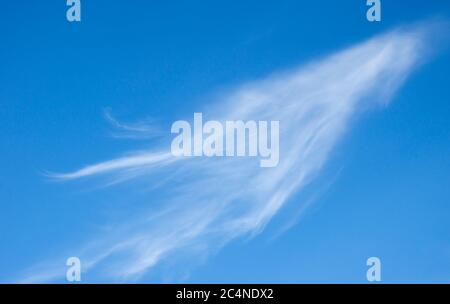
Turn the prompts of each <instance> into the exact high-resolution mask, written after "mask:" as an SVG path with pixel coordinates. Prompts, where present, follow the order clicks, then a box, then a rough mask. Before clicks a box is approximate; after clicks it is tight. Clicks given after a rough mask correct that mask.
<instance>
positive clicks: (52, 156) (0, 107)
mask: <svg viewBox="0 0 450 304" xmlns="http://www.w3.org/2000/svg"><path fill="white" fill-rule="evenodd" d="M53 2H54V3H53ZM382 3H383V4H382V22H380V23H369V22H367V20H366V19H365V12H366V9H367V7H366V6H365V1H345V2H344V1H340V2H339V3H338V2H337V1H284V2H283V4H280V3H277V2H276V1H239V3H238V2H236V3H230V1H214V2H210V3H208V4H206V2H204V1H184V2H183V3H181V1H180V2H171V3H170V4H169V3H165V4H156V3H151V2H149V1H135V2H133V5H132V4H128V3H125V2H124V1H114V0H112V1H106V0H101V1H100V0H97V1H89V0H85V1H82V22H80V23H69V22H67V21H66V19H65V11H66V5H65V1H52V3H50V2H48V3H47V2H39V3H38V2H36V1H28V3H27V2H23V1H22V2H18V1H9V2H5V3H3V4H1V5H2V9H1V10H0V32H1V36H0V37H1V39H2V43H1V46H0V60H1V67H2V68H1V69H0V82H1V84H2V85H1V86H0V124H1V131H2V132H0V147H1V148H0V167H1V172H2V173H1V174H0V210H1V212H0V231H1V233H0V249H1V250H0V281H1V282H16V281H21V280H24V279H26V278H27V277H31V276H32V277H37V278H39V277H41V278H45V276H46V275H47V274H48V273H51V275H49V276H50V281H51V282H64V276H65V269H66V267H65V259H66V258H67V257H69V256H73V255H75V256H77V255H83V252H84V250H87V251H89V250H93V251H95V254H93V255H96V254H101V251H102V250H105V249H102V248H103V247H102V246H103V242H105V243H108V244H110V243H115V242H116V241H117V242H118V240H117V239H116V238H115V236H116V235H120V240H123V239H127V237H128V236H130V234H129V233H130V230H131V231H132V232H131V235H132V236H133V235H135V234H133V233H134V229H142V228H140V227H141V226H138V227H134V226H132V227H131V228H130V227H129V226H127V225H126V224H129V223H130V222H132V221H134V219H135V218H136V216H137V215H139V214H144V213H145V212H147V211H148V210H149V209H151V210H156V212H157V210H163V209H164V207H165V205H164V204H165V201H166V200H167V198H168V197H170V196H171V195H173V194H172V190H173V189H172V188H171V184H170V183H169V184H168V185H166V186H164V187H163V188H162V189H157V190H151V191H150V190H149V189H148V188H151V187H150V186H149V185H154V184H155V183H156V182H157V181H158V180H160V179H164V178H166V177H168V176H169V175H170V170H169V171H162V172H159V173H158V175H157V176H150V177H148V176H145V175H144V176H143V177H140V178H138V179H133V180H131V181H127V182H125V183H120V184H117V185H114V186H106V185H105V183H107V182H108V180H106V181H105V180H104V179H102V178H96V177H94V178H88V179H81V180H74V181H72V180H69V181H63V180H54V179H51V178H49V177H48V176H47V175H46V172H64V173H65V172H75V171H77V170H78V169H80V168H82V167H84V166H86V165H91V164H95V163H99V162H102V161H105V160H109V159H113V158H116V157H120V156H121V155H124V153H128V152H130V151H138V150H147V149H151V148H152V147H153V146H155V145H157V144H159V143H158V142H157V140H158V139H155V138H144V139H139V140H130V139H118V138H115V137H114V136H111V135H112V134H115V133H114V132H115V131H114V126H113V125H111V124H110V121H109V122H108V119H105V109H110V111H111V113H113V115H114V117H115V118H117V120H119V121H124V122H143V121H144V122H147V121H151V122H152V126H153V125H155V126H157V128H158V130H162V135H161V136H162V137H170V136H171V134H170V124H171V123H172V122H173V120H176V119H180V118H190V117H192V113H193V112H194V111H198V110H202V109H203V108H205V107H209V106H211V104H213V103H214V102H217V100H215V99H220V98H217V96H222V95H223V92H229V91H231V92H234V90H235V89H233V88H236V87H239V86H240V85H242V84H246V83H252V82H254V81H257V80H259V79H264V78H265V77H267V76H268V75H272V74H273V73H274V72H278V71H285V70H291V69H293V68H297V67H299V66H300V67H301V66H302V65H304V64H307V63H309V62H320V61H321V60H323V58H327V56H329V55H331V54H335V53H336V52H345V50H346V49H348V48H351V47H354V46H355V45H358V44H359V43H362V42H364V41H366V40H367V39H370V38H372V37H375V36H377V35H380V34H383V33H385V32H388V31H390V30H393V29H394V28H396V27H399V26H406V27H408V26H410V27H412V26H414V24H416V23H417V22H424V20H430V19H436V18H440V20H447V18H448V17H449V13H450V3H448V2H446V1H428V2H426V3H425V2H423V1H409V2H408V4H407V5H406V4H405V3H403V2H401V1H382ZM447 25H448V24H447ZM446 36H448V26H447V27H445V26H444V27H442V26H441V27H440V28H439V29H438V30H436V32H432V34H430V33H428V35H427V36H426V37H425V38H426V39H425V44H426V46H428V47H429V48H430V49H431V51H432V52H430V53H432V54H431V55H429V54H428V53H425V55H426V57H427V58H425V59H426V60H425V62H423V63H422V64H420V66H419V65H418V64H412V65H413V66H414V69H413V70H412V71H411V72H410V73H408V75H407V76H408V77H407V79H406V81H405V82H404V83H403V84H402V85H401V86H400V87H399V88H398V89H396V90H395V94H394V95H393V96H392V98H390V101H389V103H388V104H386V105H381V106H380V105H379V106H374V107H371V109H370V110H369V111H364V112H363V113H356V114H355V115H352V118H351V119H350V121H349V122H348V123H346V130H345V132H344V134H343V135H342V136H340V137H339V138H338V140H337V142H336V143H335V144H334V145H333V147H332V149H331V151H330V152H329V154H328V155H327V160H326V164H325V165H324V166H323V167H322V168H321V169H320V170H319V171H318V172H317V174H316V175H317V176H314V178H313V179H312V181H311V182H310V183H308V184H307V185H306V186H305V187H304V188H302V189H301V190H299V191H294V192H293V193H292V194H291V195H290V197H289V199H288V200H287V202H286V203H285V204H284V205H283V207H282V208H281V209H280V210H279V211H278V212H277V213H276V214H274V216H273V217H271V218H270V221H267V223H266V224H265V225H264V229H263V231H258V232H259V233H258V234H256V235H254V234H253V233H244V234H242V235H239V236H238V237H236V238H230V237H229V235H227V237H225V238H226V239H227V240H226V241H225V240H224V239H219V240H217V239H215V238H214V239H213V240H211V239H210V237H209V236H207V237H202V238H199V239H195V240H194V241H193V243H190V244H189V246H188V248H185V247H181V248H178V247H175V248H174V249H173V250H171V251H170V252H168V253H167V254H164V255H163V256H162V257H161V259H159V258H158V259H157V260H158V261H157V262H156V263H155V264H154V265H153V264H152V266H151V267H148V268H146V269H145V271H144V272H143V273H140V275H139V276H137V277H132V278H131V281H138V282H238V283H239V282H245V283H247V282H280V283H282V282H289V283H295V282H303V283H305V282H358V283H364V282H366V270H367V266H366V260H367V258H368V257H371V256H377V257H379V258H380V259H381V261H382V279H383V282H386V283H391V282H449V277H450V237H449V236H450V205H449V200H450V192H449V187H448V182H449V181H450V162H449V156H448V155H450V153H449V152H450V126H449V124H448V117H449V115H450V106H449V103H448V101H449V99H450V91H449V86H448V71H449V67H450V53H449V51H448V48H447V46H446V44H447V42H446V40H445V39H441V40H439V41H434V40H433V39H430V38H434V37H444V38H445V37H446ZM394 38H395V37H394ZM437 40H438V39H437ZM381 42H383V41H381ZM382 44H383V43H381V45H382ZM420 55H422V53H420ZM425 55H424V57H425ZM394 59H396V58H394ZM399 59H400V58H399ZM354 62H355V64H357V63H358V62H360V61H358V60H356V59H355V61H354ZM415 65H417V67H415ZM388 71H389V70H388ZM394 71H396V70H394ZM401 72H402V71H400V72H399V73H400V75H399V77H401ZM383 91H384V90H383V86H382V85H381V86H377V87H375V88H374V91H370V94H371V96H372V98H373V99H377V98H378V97H379V96H378V95H377V92H380V96H381V93H382V92H383ZM380 98H381V97H380ZM235 106H236V107H238V108H239V107H240V106H241V104H240V103H237V104H235ZM242 107H243V108H245V104H242ZM281 123H282V122H281ZM302 165H305V166H306V165H308V164H302V163H300V167H302ZM194 168H195V167H194ZM144 169H145V168H144ZM177 183H178V184H181V185H183V184H187V185H190V184H189V176H188V175H182V178H180V180H177ZM217 199H218V201H220V196H218V197H217ZM311 200H312V201H313V203H312V204H310V206H309V207H308V208H305V209H304V210H303V209H301V207H302V206H304V205H305V202H308V201H311ZM188 207H189V206H188ZM194 207H196V206H194ZM186 208H187V207H186ZM205 208H206V207H205ZM299 208H300V210H301V211H303V212H301V213H300V215H301V216H300V217H299V218H297V217H295V216H293V215H295V214H297V213H299ZM167 220H170V218H169V219H167ZM291 222H295V224H294V225H292V226H290V229H287V230H284V229H283V227H285V226H286V224H287V223H291ZM132 224H133V223H131V224H130V225H132ZM159 224H160V223H159V222H158V221H154V222H152V223H151V225H153V226H156V228H155V227H153V226H151V227H149V228H148V229H150V232H149V233H156V232H155V230H157V228H158V227H157V226H158V225H159ZM164 224H165V225H167V224H166V223H164ZM175 224H179V221H178V222H177V221H174V225H175ZM121 227H123V228H121ZM145 227H146V226H145ZM122 229H123V230H122ZM145 229H147V227H146V228H145ZM163 231H167V230H163ZM141 232H142V233H146V231H145V230H144V231H141ZM228 238H230V240H228ZM106 239H107V240H106ZM151 240H152V239H150V242H151ZM210 243H213V244H214V246H210ZM91 244H94V245H91ZM90 246H92V247H95V249H85V248H86V247H88V248H91V247H90ZM105 246H108V245H105ZM132 246H136V247H139V248H140V244H139V242H137V243H133V245H132ZM149 248H150V249H151V248H153V247H149ZM99 252H100V253H99ZM147 254H149V253H147ZM150 254H151V252H150ZM87 255H88V256H89V254H87ZM129 255H131V256H132V254H130V253H129V252H120V253H119V254H117V255H116V256H114V257H112V258H108V259H106V260H102V261H101V262H100V265H99V266H98V267H97V266H96V267H93V269H92V270H88V271H86V272H84V273H83V282H99V281H108V282H109V281H112V282H117V281H120V282H122V281H124V280H125V281H126V280H128V278H126V279H124V278H123V277H121V276H120V274H119V273H115V272H114V271H113V270H111V269H122V268H121V267H127V263H126V261H127V259H130V256H129ZM82 263H83V259H82ZM36 265H37V266H36ZM117 265H119V266H117ZM116 267H117V268H116ZM108 270H111V273H108ZM54 272H56V273H57V274H58V275H55V277H53V273H54ZM59 274H60V276H61V277H59ZM116 275H117V277H116ZM44 281H45V280H44Z"/></svg>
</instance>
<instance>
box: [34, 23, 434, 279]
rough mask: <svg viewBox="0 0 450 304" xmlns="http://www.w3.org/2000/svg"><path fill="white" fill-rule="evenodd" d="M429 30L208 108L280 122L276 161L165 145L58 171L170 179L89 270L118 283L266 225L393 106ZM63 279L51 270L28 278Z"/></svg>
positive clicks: (284, 76)
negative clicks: (357, 129) (192, 154)
mask: <svg viewBox="0 0 450 304" xmlns="http://www.w3.org/2000/svg"><path fill="white" fill-rule="evenodd" d="M428 30H429V29H428V27H427V26H426V25H421V26H416V27H414V28H411V29H397V30H394V31H392V32H389V33H387V34H384V35H380V36H377V37H375V38H373V39H370V40H368V41H366V42H363V43H361V44H357V45H355V46H352V47H350V48H347V49H344V50H342V51H340V52H338V53H335V54H333V55H331V56H328V57H326V58H323V59H320V60H317V61H315V62H313V63H310V64H307V65H303V66H300V67H297V68H294V69H291V70H289V71H285V72H282V73H276V74H274V75H272V76H269V77H267V78H265V79H263V80H259V81H255V82H252V83H246V84H243V85H241V86H239V87H237V88H235V89H234V90H231V91H230V92H229V93H228V94H227V95H226V96H222V97H221V98H222V99H221V100H218V101H217V103H216V105H215V106H213V107H212V108H211V109H209V111H208V112H205V111H204V112H203V113H204V115H205V116H206V117H207V118H208V119H216V120H221V119H223V120H224V119H233V120H244V121H245V120H278V121H280V163H279V165H278V166H277V167H274V168H260V167H259V165H258V161H257V160H256V159H250V158H245V157H244V158H239V157H234V158H217V159H215V158H206V157H203V158H175V157H173V156H172V155H171V153H170V144H166V145H164V146H163V148H161V149H155V150H154V151H151V152H139V153H137V152H136V153H134V154H133V153H131V154H127V156H123V157H120V158H115V159H111V160H108V161H105V162H101V163H98V164H94V165H91V166H87V167H84V168H81V169H80V170H78V171H75V172H71V173H67V174H55V175H52V177H53V178H56V179H58V180H74V179H82V178H87V177H90V176H97V175H98V176H106V177H113V178H114V182H122V181H125V180H126V181H128V182H132V181H134V180H137V179H139V180H142V179H144V180H145V179H148V180H160V179H161V178H164V179H163V180H160V183H159V184H158V185H157V186H155V189H152V190H150V193H149V199H148V200H149V202H148V214H146V213H145V212H144V213H141V214H140V216H139V217H136V218H135V219H131V220H130V219H129V218H127V219H124V221H123V224H122V228H123V229H120V230H117V233H112V234H111V233H110V234H109V235H108V236H105V238H104V239H103V240H102V241H101V242H100V243H97V244H96V245H95V246H87V247H86V248H85V249H84V250H83V254H82V256H80V258H81V260H82V261H83V266H84V270H86V268H87V271H98V272H99V273H103V275H105V276H109V277H111V276H112V277H115V278H117V279H119V280H121V279H125V280H127V279H136V278H138V277H139V276H141V275H143V274H145V273H146V272H147V271H148V270H149V269H150V268H152V267H153V266H155V265H156V264H157V263H158V262H160V261H161V260H163V259H165V258H167V259H168V258H173V257H174V256H176V255H177V254H179V253H180V252H189V251H191V252H197V253H205V252H206V253H207V252H209V251H210V250H213V249H217V248H220V246H222V245H223V244H225V243H227V242H228V241H230V240H232V239H234V238H236V237H240V236H244V235H252V234H255V233H258V232H260V231H261V230H262V229H263V228H264V226H265V225H266V224H267V223H268V222H269V220H270V219H271V218H272V217H273V216H274V215H275V214H277V212H278V211H279V210H280V208H282V206H283V205H284V204H285V203H286V202H287V200H288V199H289V198H290V197H291V196H292V194H293V193H294V192H297V191H300V190H301V189H302V187H304V186H305V185H306V184H307V183H308V182H309V181H311V180H312V179H313V178H314V176H315V175H316V174H317V173H318V172H319V171H320V169H321V168H322V167H323V165H324V164H325V162H326V160H327V158H328V157H329V154H330V151H331V149H332V148H333V146H334V145H335V143H336V142H337V140H339V138H340V137H341V136H342V135H343V133H344V131H345V130H346V128H347V127H348V125H349V122H350V119H351V118H352V116H354V115H355V114H356V113H357V112H358V111H360V110H364V109H367V108H369V107H370V106H371V105H374V104H375V105H376V104H381V105H386V104H387V103H388V101H389V99H390V97H392V94H393V93H395V91H396V89H397V88H398V87H399V85H401V84H402V82H403V81H404V80H405V78H406V77H407V76H408V75H409V74H410V73H411V71H412V70H413V69H414V68H415V67H416V66H417V65H418V64H419V63H420V61H421V59H422V58H423V57H424V55H425V53H426V49H425V47H424V46H425V44H426V42H427V41H426V39H427V35H428ZM195 110H197V109H192V113H193V112H194V111H195ZM192 113H190V114H189V115H192ZM190 117H192V116H190ZM177 119H178V118H177ZM174 120H176V119H174ZM167 134H168V135H170V133H169V130H168V132H167ZM151 192H154V193H156V194H158V193H161V192H162V193H166V195H162V196H158V195H156V194H155V195H153V194H152V193H151ZM153 197H157V198H158V200H159V201H158V204H154V200H155V199H152V198H153ZM295 203H296V204H299V205H301V204H302V202H295ZM119 231H120V232H119ZM105 261H111V262H110V263H108V267H102V263H104V262H105ZM96 269H97V270H96ZM44 272H45V270H44ZM59 274H61V273H59ZM56 276H57V275H56V272H55V274H54V275H53V273H52V272H51V271H49V272H47V273H46V274H45V273H42V274H41V276H30V277H28V278H27V279H26V280H27V281H42V280H43V281H46V280H52V279H54V278H55V277H56Z"/></svg>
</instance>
